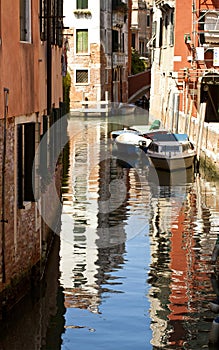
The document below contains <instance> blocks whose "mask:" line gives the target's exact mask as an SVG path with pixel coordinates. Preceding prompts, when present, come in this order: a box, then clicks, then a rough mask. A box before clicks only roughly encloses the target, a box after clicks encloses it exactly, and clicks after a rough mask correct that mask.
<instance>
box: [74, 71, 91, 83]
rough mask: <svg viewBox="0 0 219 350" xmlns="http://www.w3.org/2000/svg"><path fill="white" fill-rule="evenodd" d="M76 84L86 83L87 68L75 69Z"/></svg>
mask: <svg viewBox="0 0 219 350" xmlns="http://www.w3.org/2000/svg"><path fill="white" fill-rule="evenodd" d="M76 84H88V70H87V69H78V70H76Z"/></svg>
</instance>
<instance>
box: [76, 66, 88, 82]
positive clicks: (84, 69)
mask: <svg viewBox="0 0 219 350" xmlns="http://www.w3.org/2000/svg"><path fill="white" fill-rule="evenodd" d="M79 71H86V72H87V82H86V83H80V82H79V83H77V72H79ZM89 84H90V70H89V69H88V68H76V69H75V85H77V86H80V85H89Z"/></svg>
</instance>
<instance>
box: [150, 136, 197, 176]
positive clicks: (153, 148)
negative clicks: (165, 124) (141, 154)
mask: <svg viewBox="0 0 219 350" xmlns="http://www.w3.org/2000/svg"><path fill="white" fill-rule="evenodd" d="M146 153H147V155H148V158H149V162H150V163H151V165H153V166H154V167H155V168H157V169H163V170H167V171H175V170H180V169H188V168H191V167H192V166H193V165H194V160H195V157H196V151H195V149H194V146H193V144H192V142H191V141H189V139H188V137H187V135H186V134H173V133H166V134H162V133H157V134H156V136H154V138H153V140H152V142H151V143H150V145H149V146H148V148H147V151H146Z"/></svg>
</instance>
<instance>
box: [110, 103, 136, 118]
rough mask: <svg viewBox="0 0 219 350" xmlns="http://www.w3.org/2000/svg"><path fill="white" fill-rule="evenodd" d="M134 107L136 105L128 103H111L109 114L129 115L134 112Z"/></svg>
mask: <svg viewBox="0 0 219 350" xmlns="http://www.w3.org/2000/svg"><path fill="white" fill-rule="evenodd" d="M135 109H136V106H135V105H133V104H129V103H118V104H117V103H116V102H114V103H113V106H112V108H111V114H112V115H117V114H118V115H129V114H134V112H135Z"/></svg>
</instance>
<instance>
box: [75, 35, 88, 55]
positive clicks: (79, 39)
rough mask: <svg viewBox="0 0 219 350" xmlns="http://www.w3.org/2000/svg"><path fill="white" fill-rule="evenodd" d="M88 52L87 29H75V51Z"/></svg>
mask: <svg viewBox="0 0 219 350" xmlns="http://www.w3.org/2000/svg"><path fill="white" fill-rule="evenodd" d="M87 52H88V29H77V30H76V53H87Z"/></svg>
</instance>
